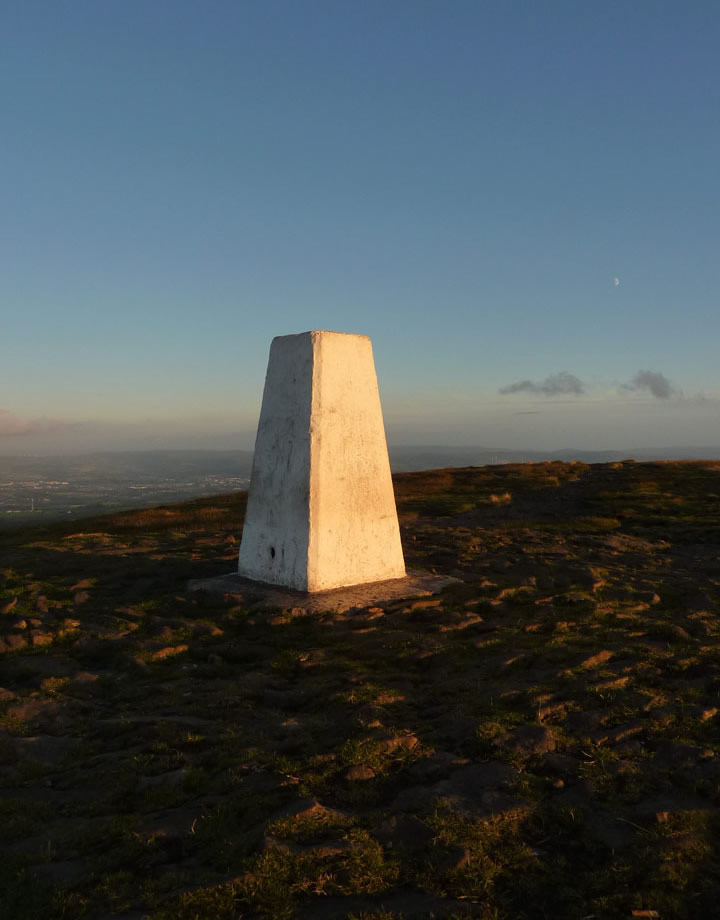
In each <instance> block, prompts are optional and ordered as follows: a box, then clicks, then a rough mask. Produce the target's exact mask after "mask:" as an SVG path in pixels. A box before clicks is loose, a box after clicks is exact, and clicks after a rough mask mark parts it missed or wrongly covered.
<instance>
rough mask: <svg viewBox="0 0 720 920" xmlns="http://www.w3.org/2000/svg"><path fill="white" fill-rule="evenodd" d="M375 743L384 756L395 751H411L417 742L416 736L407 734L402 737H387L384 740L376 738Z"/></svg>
mask: <svg viewBox="0 0 720 920" xmlns="http://www.w3.org/2000/svg"><path fill="white" fill-rule="evenodd" d="M375 743H376V744H377V745H378V750H380V751H383V752H384V753H386V754H392V753H393V751H397V750H404V751H412V749H413V748H415V747H417V745H418V743H419V742H418V737H417V735H413V734H412V733H410V732H407V733H404V734H402V735H388V736H386V737H384V738H377V739H376V741H375Z"/></svg>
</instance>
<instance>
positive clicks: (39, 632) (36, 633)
mask: <svg viewBox="0 0 720 920" xmlns="http://www.w3.org/2000/svg"><path fill="white" fill-rule="evenodd" d="M30 636H31V637H32V644H33V645H52V641H53V636H52V633H50V632H47V630H45V629H31V630H30Z"/></svg>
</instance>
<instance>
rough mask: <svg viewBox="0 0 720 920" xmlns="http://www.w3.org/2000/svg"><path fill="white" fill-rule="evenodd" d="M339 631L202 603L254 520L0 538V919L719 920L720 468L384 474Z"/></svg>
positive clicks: (124, 519) (156, 520)
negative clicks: (383, 543) (403, 579)
mask: <svg viewBox="0 0 720 920" xmlns="http://www.w3.org/2000/svg"><path fill="white" fill-rule="evenodd" d="M396 491H397V495H398V504H399V508H400V512H401V523H402V528H403V541H404V546H405V550H406V557H407V562H408V565H410V566H412V567H416V568H426V569H431V570H436V571H438V572H440V573H443V574H450V575H455V576H457V577H459V578H461V579H462V580H463V584H461V585H458V586H454V587H453V588H451V589H448V590H446V591H445V592H444V593H443V594H442V595H440V596H438V597H435V598H430V599H427V598H426V599H417V600H414V601H413V600H410V601H406V602H401V603H398V602H395V603H394V604H390V605H388V606H384V607H372V608H368V609H364V610H361V611H358V612H356V613H354V614H352V615H346V616H335V615H319V616H312V617H302V618H300V617H295V616H293V613H292V611H284V612H283V611H275V612H269V613H267V614H258V613H252V614H249V613H248V612H247V611H245V610H243V609H242V608H241V607H239V606H238V605H237V603H236V601H235V599H234V598H232V597H226V598H218V597H210V596H204V595H197V594H190V593H188V592H187V591H186V583H187V580H188V579H189V578H194V577H201V576H206V575H213V574H219V573H222V572H225V571H229V570H231V569H232V568H233V567H234V564H235V559H236V555H237V540H238V537H239V532H240V525H241V520H242V510H243V498H242V497H238V496H235V497H220V498H218V499H216V500H213V501H212V502H208V501H202V502H194V503H191V504H188V505H184V506H179V507H176V508H169V509H164V510H163V509H160V510H156V511H151V512H141V513H135V514H132V515H119V516H115V517H113V518H105V519H98V520H95V521H92V522H88V524H87V525H85V526H84V527H78V525H77V523H76V524H75V525H74V528H73V529H68V528H67V527H64V528H63V527H55V528H50V529H48V530H46V531H37V530H36V531H26V532H24V533H23V534H21V535H20V536H19V537H18V535H17V534H13V535H10V534H7V535H3V536H2V541H3V542H2V544H1V548H0V552H1V553H2V556H1V558H2V562H1V563H0V568H2V578H1V579H0V611H1V612H0V713H1V715H0V719H1V723H0V727H1V731H0V846H2V848H3V859H2V867H1V868H0V899H1V901H0V903H3V909H4V914H3V916H4V917H8V918H11V920H14V918H36V917H37V918H39V917H42V918H52V917H58V918H59V917H63V918H71V917H83V916H84V917H111V916H125V917H128V918H141V917H146V916H149V917H154V918H156V920H163V918H196V917H197V918H240V917H242V918H278V920H279V918H288V920H289V918H293V917H299V918H316V917H317V918H328V920H329V918H346V917H351V916H354V917H365V918H377V920H380V918H382V920H389V918H400V917H404V918H411V917H429V916H436V917H441V916H445V917H461V916H473V917H487V918H491V917H492V918H496V917H500V918H535V917H538V918H539V917H577V918H581V917H585V918H587V917H590V916H592V917H595V918H606V917H607V918H616V917H630V916H631V915H632V911H633V910H646V911H647V910H651V911H652V910H654V911H656V912H657V913H658V914H659V916H660V917H662V918H663V920H667V918H674V917H688V918H690V917H701V916H707V917H710V916H714V914H715V911H716V904H717V900H718V897H720V859H719V853H718V847H719V846H720V822H719V821H718V807H717V806H718V803H719V802H720V795H719V794H720V729H719V726H720V721H719V720H720V716H718V713H717V709H718V707H720V703H719V702H718V699H719V694H720V639H719V633H718V630H719V628H720V621H719V620H718V610H719V608H718V603H719V602H720V464H712V463H705V464H686V463H684V464H633V463H626V464H611V465H603V466H594V467H587V466H584V465H582V464H560V463H557V464H539V465H532V466H529V465H528V466H504V467H488V468H481V469H473V470H457V471H455V470H453V471H435V472H431V473H418V474H406V475H403V476H399V477H396Z"/></svg>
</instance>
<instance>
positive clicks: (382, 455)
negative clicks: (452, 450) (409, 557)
mask: <svg viewBox="0 0 720 920" xmlns="http://www.w3.org/2000/svg"><path fill="white" fill-rule="evenodd" d="M238 572H239V574H240V575H243V576H245V577H246V578H251V579H254V580H256V581H265V582H269V583H270V584H276V585H285V586H286V587H289V588H295V589H297V590H300V591H326V590H330V589H331V588H339V587H343V586H345V585H348V586H349V585H357V584H365V583H367V582H374V581H383V580H385V579H390V578H402V577H404V576H405V563H404V560H403V554H402V547H401V545H400V530H399V527H398V520H397V512H396V509H395V496H394V494H393V488H392V480H391V478H390V463H389V460H388V453H387V444H386V441H385V429H384V426H383V420H382V410H381V408H380V395H379V393H378V386H377V378H376V376H375V363H374V361H373V354H372V344H371V342H370V339H369V338H368V337H367V336H364V335H347V334H345V333H341V332H324V331H315V332H303V333H300V334H299V335H283V336H279V337H278V338H276V339H273V342H272V345H271V347H270V360H269V362H268V370H267V376H266V378H265V390H264V393H263V401H262V409H261V411H260V422H259V424H258V432H257V440H256V442H255V457H254V460H253V470H252V479H251V481H250V495H249V497H248V507H247V514H246V517H245V527H244V529H243V534H242V542H241V544H240V560H239V565H238Z"/></svg>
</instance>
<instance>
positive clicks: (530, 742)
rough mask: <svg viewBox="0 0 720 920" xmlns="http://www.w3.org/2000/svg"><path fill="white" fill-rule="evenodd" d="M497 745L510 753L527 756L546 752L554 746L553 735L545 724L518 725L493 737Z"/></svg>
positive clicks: (552, 749) (553, 748)
mask: <svg viewBox="0 0 720 920" xmlns="http://www.w3.org/2000/svg"><path fill="white" fill-rule="evenodd" d="M494 743H495V745H496V746H497V747H501V748H502V749H503V750H505V751H508V752H509V753H511V754H520V755H521V756H525V757H528V756H530V755H531V754H546V753H548V752H549V751H554V750H555V747H556V741H555V735H554V734H553V733H552V731H551V730H550V729H549V728H548V727H547V726H546V725H520V726H518V728H513V729H511V730H510V731H509V732H505V733H504V734H502V735H498V736H497V737H496V738H495V739H494Z"/></svg>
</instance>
